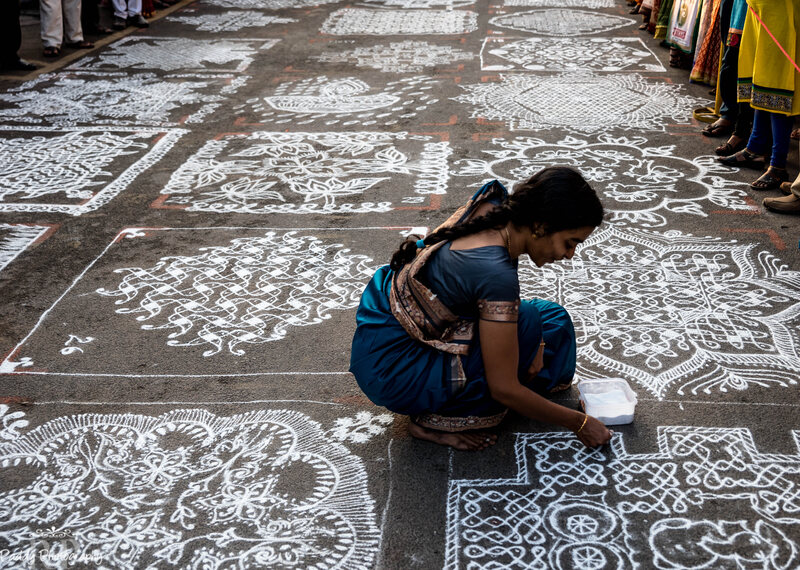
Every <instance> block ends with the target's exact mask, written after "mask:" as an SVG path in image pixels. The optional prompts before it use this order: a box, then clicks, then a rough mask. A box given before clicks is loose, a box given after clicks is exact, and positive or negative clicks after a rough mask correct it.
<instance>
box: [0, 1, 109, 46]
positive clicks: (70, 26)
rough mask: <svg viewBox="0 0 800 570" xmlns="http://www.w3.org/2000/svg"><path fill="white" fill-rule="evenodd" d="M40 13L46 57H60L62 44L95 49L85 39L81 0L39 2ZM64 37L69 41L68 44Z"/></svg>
mask: <svg viewBox="0 0 800 570" xmlns="http://www.w3.org/2000/svg"><path fill="white" fill-rule="evenodd" d="M3 1H5V2H7V1H8V0H3ZM39 12H40V13H41V18H42V43H43V44H44V56H45V57H57V56H58V55H60V54H61V46H62V44H63V45H65V46H66V47H71V48H75V49H89V48H93V47H94V44H93V43H92V42H87V41H86V40H84V39H83V28H82V27H81V0H39ZM64 36H66V39H67V41H66V43H64Z"/></svg>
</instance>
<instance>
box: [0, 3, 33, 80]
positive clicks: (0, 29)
mask: <svg viewBox="0 0 800 570" xmlns="http://www.w3.org/2000/svg"><path fill="white" fill-rule="evenodd" d="M21 44H22V30H21V29H20V26H19V0H0V69H2V70H4V71H5V70H9V71H33V70H34V69H36V66H35V65H33V64H32V63H28V62H27V61H25V60H23V59H20V57H19V55H18V54H17V52H18V51H19V46H20V45H21Z"/></svg>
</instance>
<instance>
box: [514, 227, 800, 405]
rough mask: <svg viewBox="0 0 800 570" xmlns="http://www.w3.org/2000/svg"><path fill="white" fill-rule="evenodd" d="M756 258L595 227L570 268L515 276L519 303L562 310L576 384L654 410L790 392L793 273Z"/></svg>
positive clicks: (715, 246)
mask: <svg viewBox="0 0 800 570" xmlns="http://www.w3.org/2000/svg"><path fill="white" fill-rule="evenodd" d="M757 247H758V246H756V245H755V244H740V243H737V242H732V241H722V240H720V239H719V238H712V237H695V236H693V235H691V234H686V233H682V232H680V231H677V230H669V231H666V232H664V233H657V232H654V231H647V230H639V229H624V228H618V227H615V226H610V227H609V226H606V227H604V228H602V229H600V230H598V231H595V232H594V233H593V234H592V235H591V236H589V239H587V240H586V242H585V243H584V244H583V245H582V246H580V248H579V249H578V252H577V254H576V256H575V257H574V258H573V259H572V260H571V261H563V262H560V263H553V264H549V265H546V266H545V267H543V268H540V269H536V268H534V267H533V266H532V265H531V264H530V263H525V264H524V265H522V264H521V266H520V285H521V289H522V292H521V296H522V298H523V299H524V298H532V297H538V298H542V299H552V300H554V301H556V302H557V303H560V304H562V305H564V306H565V307H566V308H567V310H569V312H570V315H571V316H572V319H573V321H574V323H575V328H576V331H577V337H578V339H577V342H578V372H577V374H576V376H577V377H578V378H602V377H621V378H626V379H628V380H629V381H633V382H634V383H635V384H638V386H639V387H640V388H641V389H643V390H646V391H647V392H648V393H649V394H650V395H652V396H654V397H656V398H658V399H664V398H666V397H667V396H670V397H683V396H691V397H693V398H696V397H697V396H703V395H713V398H714V399H715V401H717V400H723V399H725V395H726V394H728V396H729V397H732V398H737V397H738V396H737V395H736V394H735V393H736V392H741V391H743V390H747V389H750V388H761V389H763V388H770V389H779V388H791V389H792V390H796V389H797V388H796V385H797V371H798V370H800V353H798V347H800V272H797V271H790V270H789V269H788V268H787V267H786V266H785V265H783V264H781V262H780V260H779V259H777V258H775V257H774V256H773V255H771V254H769V253H768V252H765V251H759V250H758V249H757ZM634 388H636V387H635V386H634Z"/></svg>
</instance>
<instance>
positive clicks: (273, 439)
mask: <svg viewBox="0 0 800 570" xmlns="http://www.w3.org/2000/svg"><path fill="white" fill-rule="evenodd" d="M2 413H4V410H2V409H1V408H0V414H2ZM16 414H17V415H18V414H19V412H17V413H16ZM12 416H13V414H12ZM12 416H7V417H9V418H12V419H14V420H15V421H14V423H13V424H12V425H11V427H12V428H16V429H19V428H21V427H24V425H25V423H27V422H24V420H19V419H17V418H13V417H12ZM22 422H24V423H22ZM0 434H2V435H3V438H2V439H0V465H2V467H1V468H2V469H4V470H19V469H21V467H17V466H19V465H24V466H26V467H27V469H28V470H29V471H30V477H27V478H23V479H21V480H20V479H19V478H13V479H12V478H7V479H6V478H4V479H5V480H6V481H8V483H9V484H8V485H6V488H5V490H4V491H3V492H2V493H0V539H1V540H2V543H3V544H4V545H8V547H9V549H10V550H11V551H12V552H16V551H23V550H24V549H26V548H29V547H30V546H31V545H32V544H36V541H35V537H36V536H37V535H36V532H37V531H38V529H42V528H47V529H49V532H50V533H51V535H54V536H69V537H70V540H69V542H68V544H69V545H70V547H71V548H72V549H74V551H73V552H74V554H75V555H76V556H83V557H84V559H86V558H89V557H93V558H95V560H100V561H102V566H103V567H106V568H125V569H133V568H145V567H149V568H153V567H172V568H206V569H209V570H211V569H214V570H216V569H220V570H221V569H223V568H232V567H255V566H258V567H262V566H271V567H278V566H279V567H282V568H310V567H314V568H366V567H369V566H371V564H372V563H373V561H374V558H375V554H376V552H377V549H378V543H379V538H380V533H379V530H378V528H377V526H376V520H375V506H374V501H373V500H372V498H371V497H370V495H369V492H368V490H367V479H366V472H365V469H364V465H363V463H362V461H361V460H360V459H359V458H358V457H357V456H354V455H352V454H351V453H350V452H349V451H348V449H347V448H345V447H344V446H343V445H341V444H340V443H337V442H336V441H331V440H330V439H329V438H327V437H325V435H324V433H323V431H322V429H321V426H320V425H319V424H318V423H317V422H315V421H313V420H311V419H310V418H309V417H308V416H306V415H304V414H302V413H299V412H295V411H289V410H279V409H267V410H259V411H256V412H249V413H245V414H239V415H234V416H227V417H223V416H216V415H214V414H212V413H210V412H208V411H206V410H202V409H194V410H175V411H172V412H169V413H165V414H163V415H161V416H157V417H154V416H145V415H139V414H105V415H103V414H85V415H77V416H65V417H60V418H56V419H54V420H51V421H49V422H47V423H46V424H44V425H41V426H39V427H37V428H35V429H33V430H31V431H28V432H23V433H20V432H19V431H16V432H9V430H8V429H6V430H4V431H3V432H0ZM6 436H8V437H6ZM12 481H13V482H14V484H11V482H12ZM0 563H2V562H0Z"/></svg>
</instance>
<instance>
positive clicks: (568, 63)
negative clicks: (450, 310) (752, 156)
mask: <svg viewBox="0 0 800 570" xmlns="http://www.w3.org/2000/svg"><path fill="white" fill-rule="evenodd" d="M157 16H158V17H157V18H155V19H153V20H152V25H151V27H150V28H149V29H146V30H136V29H128V30H125V31H124V32H118V33H115V34H113V35H110V36H108V37H106V38H102V39H101V41H100V42H98V46H97V47H96V48H95V49H93V50H87V51H82V52H68V51H65V52H64V55H63V56H62V57H61V58H59V59H58V60H56V61H53V62H44V60H43V58H42V57H41V56H40V50H41V48H40V45H39V43H38V38H37V21H36V19H35V18H34V17H33V15H32V14H30V13H26V15H25V17H24V18H23V24H24V26H23V30H24V45H23V48H22V50H21V51H20V55H21V56H22V57H25V58H26V59H29V60H34V61H37V62H39V63H42V64H46V67H43V68H41V69H40V70H38V71H37V72H34V73H31V74H28V75H21V74H18V75H13V74H11V75H5V76H2V77H0V319H1V320H0V359H1V360H0V567H2V568H20V567H40V565H41V564H43V563H45V562H46V563H49V564H57V563H58V557H59V555H63V556H68V555H74V556H75V557H77V560H76V565H75V566H74V567H86V568H178V567H180V568H200V567H202V568H260V567H281V568H392V569H394V568H398V569H400V568H402V569H405V568H442V567H444V568H448V569H455V568H562V569H567V568H592V569H597V568H699V567H704V568H796V567H798V566H800V531H798V529H799V528H800V515H799V514H798V513H800V498H799V497H800V450H798V444H799V443H800V439H798V437H800V424H799V423H798V419H797V411H798V396H797V389H798V386H797V381H798V378H799V377H800V355H798V346H799V345H800V338H798V337H799V336H800V251H799V250H798V239H799V238H800V217H796V216H795V217H793V216H785V215H784V216H782V215H778V214H773V213H770V212H766V211H764V210H763V208H762V207H761V206H760V202H761V199H762V198H763V197H765V196H772V195H777V191H774V192H766V193H764V192H762V193H759V192H756V191H754V190H752V189H750V188H749V186H748V184H749V183H750V182H752V181H753V180H754V179H755V178H756V177H757V176H758V173H756V172H755V171H746V170H741V171H737V170H734V169H730V168H726V167H722V166H720V165H719V164H718V163H717V162H716V161H715V159H714V155H713V149H714V147H715V146H716V145H717V144H719V143H720V142H721V141H720V139H708V138H705V137H702V136H700V130H701V128H702V127H703V125H702V124H701V123H698V122H697V121H696V120H694V119H692V109H694V108H698V107H701V106H704V105H708V104H710V103H711V100H710V98H709V92H708V91H709V87H708V86H703V85H695V84H690V83H689V82H688V73H687V72H686V71H682V70H677V69H673V68H670V67H669V66H668V65H667V61H668V53H667V51H666V50H665V49H664V48H662V47H660V46H659V42H658V41H657V40H654V39H653V38H652V36H650V35H648V34H647V33H646V32H641V31H639V30H638V29H637V28H638V21H637V19H636V18H634V17H632V16H630V15H629V14H628V7H627V5H626V4H625V3H624V2H622V1H621V0H615V1H611V0H609V1H604V0H584V1H569V2H550V1H547V0H505V2H502V0H496V3H489V2H488V1H486V0H481V1H478V2H475V3H468V2H467V1H459V0H450V1H448V0H385V1H380V2H379V1H365V2H363V3H354V4H345V3H343V2H338V3H337V2H328V3H324V2H323V3H320V4H317V3H315V0H308V1H304V0H197V1H189V0H184V1H183V2H181V3H180V4H178V5H176V6H175V7H173V8H171V9H169V10H167V11H165V12H160V13H158V15H157ZM104 17H108V14H107V13H105V16H104ZM550 164H566V165H571V166H574V167H575V168H578V169H579V170H581V171H582V172H583V173H584V175H585V176H586V177H587V178H589V179H590V180H591V181H592V184H593V185H594V186H595V187H596V188H597V189H598V191H599V192H600V193H601V195H602V199H603V202H604V204H605V206H606V209H607V210H608V216H607V222H606V223H605V224H604V225H603V226H602V227H601V228H600V229H599V230H598V231H596V232H595V233H594V234H593V235H592V236H591V238H590V239H589V240H588V241H587V243H586V244H584V245H583V246H582V248H581V249H580V250H579V251H578V254H577V255H576V257H575V259H574V260H573V261H572V262H568V263H561V264H557V265H552V266H547V267H545V268H543V269H536V268H535V267H533V266H532V265H530V264H527V263H523V264H522V265H521V268H520V277H521V285H522V290H523V296H526V297H532V296H539V297H543V298H547V299H551V300H554V301H557V302H560V303H562V304H564V305H565V306H566V307H567V308H568V309H569V310H570V312H571V313H572V315H573V318H574V320H575V324H576V329H577V331H578V342H579V352H578V361H579V362H578V375H577V378H576V379H578V380H579V379H592V378H603V377H621V378H624V379H626V380H627V381H628V383H629V384H630V386H631V387H632V388H633V390H634V391H635V392H636V393H637V395H638V405H637V408H636V414H635V419H634V421H633V423H632V424H630V425H625V426H616V427H615V428H614V430H615V432H616V435H615V437H614V439H613V441H612V443H611V444H610V445H608V446H606V447H605V448H603V449H598V450H594V451H588V450H585V449H583V448H582V445H581V444H580V442H578V441H577V439H576V438H575V437H574V436H573V435H572V434H571V433H569V432H566V431H564V430H561V429H559V428H554V427H553V426H548V425H544V424H541V423H539V422H536V421H532V420H528V419H525V418H521V417H518V416H515V415H513V414H510V415H509V417H508V418H507V419H506V421H505V422H504V423H503V424H502V425H501V426H500V427H499V428H498V429H497V433H498V435H499V440H498V443H497V445H496V446H494V447H493V448H491V449H489V450H486V451H482V452H478V453H467V452H458V451H453V450H449V449H446V448H444V447H440V446H436V445H434V444H430V443H425V442H420V441H416V440H413V439H412V438H410V437H409V436H408V434H407V431H406V424H407V419H406V418H404V417H400V416H395V415H393V414H390V413H387V412H386V411H385V410H383V409H381V408H378V407H376V406H374V405H372V404H371V403H370V402H369V401H368V400H367V399H366V398H365V397H364V396H363V395H362V394H361V392H360V390H359V389H358V386H357V385H356V383H355V381H354V379H353V378H352V376H350V375H349V374H348V372H347V368H348V359H349V346H350V339H351V336H352V333H353V330H354V327H355V322H354V320H355V319H354V317H355V308H356V306H357V303H358V298H359V295H360V292H361V290H362V288H363V286H364V284H365V283H366V281H367V280H368V279H369V276H370V275H371V273H372V272H373V271H374V270H375V268H377V267H378V266H380V265H382V264H383V263H386V262H387V261H388V258H389V257H390V255H391V253H392V252H393V250H394V248H395V247H396V246H397V245H398V244H399V242H400V241H401V239H402V236H403V235H406V234H408V233H417V232H424V231H426V229H429V228H432V227H435V226H436V225H437V224H438V223H439V222H440V221H442V220H443V219H444V218H446V217H447V215H448V214H449V212H451V211H452V210H453V209H454V208H456V207H457V206H459V205H461V204H462V203H463V202H464V201H465V200H466V198H467V197H468V196H469V195H470V194H471V193H472V192H473V191H474V190H475V189H476V188H477V187H478V186H479V185H480V184H481V183H482V182H484V181H486V180H488V179H491V178H499V179H500V180H502V181H503V182H507V183H511V182H512V181H514V180H518V179H521V178H523V177H525V176H526V175H529V174H531V173H532V172H534V171H536V170H538V169H539V168H542V167H544V166H547V165H550ZM789 170H790V172H791V173H793V174H796V173H797V172H798V149H797V142H796V141H794V142H793V147H792V151H791V154H790V164H789ZM577 394H578V393H577V389H576V388H575V387H573V388H572V389H571V390H570V391H568V392H565V393H563V394H560V395H559V396H558V397H557V398H556V400H557V401H559V402H561V403H563V404H565V405H567V406H572V407H577V406H578V398H577ZM43 552H44V553H46V554H42V553H43ZM69 561H70V560H68V559H67V558H65V559H64V560H62V561H61V562H63V563H65V564H66V563H67V562H69Z"/></svg>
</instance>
